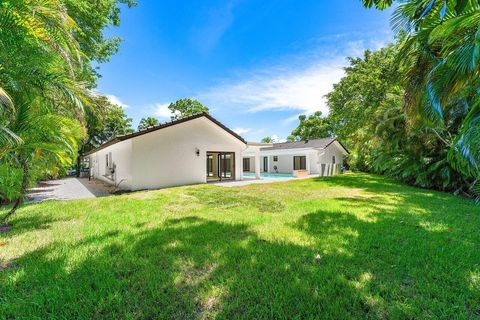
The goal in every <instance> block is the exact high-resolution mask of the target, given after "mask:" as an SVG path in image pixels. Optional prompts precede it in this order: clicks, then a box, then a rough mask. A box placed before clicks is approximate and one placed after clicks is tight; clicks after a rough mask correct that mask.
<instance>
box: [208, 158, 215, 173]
mask: <svg viewBox="0 0 480 320" xmlns="http://www.w3.org/2000/svg"><path fill="white" fill-rule="evenodd" d="M213 175H214V172H213V154H207V177H213Z"/></svg>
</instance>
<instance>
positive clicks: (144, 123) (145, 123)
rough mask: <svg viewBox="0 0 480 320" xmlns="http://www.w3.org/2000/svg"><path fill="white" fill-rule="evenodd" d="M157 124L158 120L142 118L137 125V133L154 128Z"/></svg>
mask: <svg viewBox="0 0 480 320" xmlns="http://www.w3.org/2000/svg"><path fill="white" fill-rule="evenodd" d="M157 124H158V120H157V119H156V118H153V117H147V118H142V119H141V120H140V123H139V125H138V131H140V130H144V129H147V128H149V127H153V126H156V125H157Z"/></svg>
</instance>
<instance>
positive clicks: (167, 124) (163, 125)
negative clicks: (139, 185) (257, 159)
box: [83, 112, 247, 156]
mask: <svg viewBox="0 0 480 320" xmlns="http://www.w3.org/2000/svg"><path fill="white" fill-rule="evenodd" d="M201 117H205V118H207V119H208V120H210V121H212V122H213V123H215V124H216V125H217V126H219V127H220V128H222V129H223V130H225V131H227V132H228V133H229V134H231V135H232V136H234V137H235V138H237V139H238V140H240V141H241V142H243V143H245V144H246V143H247V142H246V141H245V140H244V139H243V138H242V137H241V136H239V135H238V134H237V133H235V132H234V131H233V130H231V129H229V128H227V127H226V126H225V125H224V124H222V123H221V122H220V121H218V120H217V119H215V118H214V117H212V116H211V115H209V114H208V113H206V112H202V113H197V114H194V115H193V116H189V117H185V118H181V119H178V120H172V121H170V122H165V123H161V124H158V125H155V126H152V127H148V128H146V129H143V130H140V131H137V132H133V133H129V134H125V135H123V136H118V137H116V138H115V139H112V140H110V141H108V142H105V143H104V144H102V145H100V146H98V147H97V148H95V149H93V150H90V151H88V152H87V153H85V154H83V156H88V155H89V154H92V153H95V152H97V151H100V150H102V149H104V148H106V147H108V146H111V145H113V144H115V143H118V142H120V141H125V140H128V139H132V138H135V137H138V136H141V135H144V134H147V133H150V132H153V131H157V130H161V129H164V128H168V127H171V126H174V125H177V124H180V123H184V122H187V121H191V120H194V119H198V118H201Z"/></svg>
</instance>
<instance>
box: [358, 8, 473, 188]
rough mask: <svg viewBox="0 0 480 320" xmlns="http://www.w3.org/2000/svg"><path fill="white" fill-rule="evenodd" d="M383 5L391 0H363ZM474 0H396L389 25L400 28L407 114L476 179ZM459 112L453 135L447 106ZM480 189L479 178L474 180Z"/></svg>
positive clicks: (456, 163) (466, 172) (449, 109)
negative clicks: (434, 135)
mask: <svg viewBox="0 0 480 320" xmlns="http://www.w3.org/2000/svg"><path fill="white" fill-rule="evenodd" d="M362 1H363V3H364V5H365V6H367V7H372V6H375V7H376V8H378V9H385V8H386V7H389V6H391V5H392V1H391V0H362ZM479 5H480V1H478V0H445V1H435V0H421V1H417V0H409V1H401V2H400V4H399V5H398V6H397V8H396V9H395V11H394V13H393V15H392V25H393V29H394V31H396V32H399V33H405V34H406V38H405V40H404V42H403V44H402V54H401V55H400V56H399V58H400V61H401V63H402V65H403V66H404V67H405V72H404V74H405V81H406V87H405V89H406V95H405V100H404V103H405V106H406V108H407V109H406V110H407V112H408V116H409V118H413V119H415V120H417V121H421V122H422V123H423V124H424V125H426V126H428V127H429V128H431V129H432V130H435V131H436V132H437V134H438V135H439V136H442V139H443V140H444V142H445V144H446V145H447V146H448V147H449V151H448V154H449V156H448V160H449V162H450V163H451V164H452V165H453V166H454V167H455V168H457V169H458V170H459V171H461V172H462V173H463V174H464V175H466V176H469V177H472V178H474V179H476V180H477V181H480V98H479V95H478V87H479V85H480V83H479V82H480V81H479V79H478V74H479V71H480V55H479V51H480V41H479V34H480V24H479V21H480V12H479V10H478V8H479ZM458 101H461V104H462V105H463V108H460V109H459V108H455V110H456V111H457V112H460V113H461V115H460V117H458V121H459V123H460V125H459V128H458V134H456V135H454V136H453V137H450V136H448V135H445V134H446V132H447V131H448V129H447V128H448V127H449V123H448V118H449V117H448V115H449V114H451V112H452V110H451V108H452V106H455V105H457V102H458ZM477 188H478V189H480V183H479V184H478V187H477Z"/></svg>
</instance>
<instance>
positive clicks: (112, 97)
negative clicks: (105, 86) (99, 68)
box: [105, 94, 130, 109]
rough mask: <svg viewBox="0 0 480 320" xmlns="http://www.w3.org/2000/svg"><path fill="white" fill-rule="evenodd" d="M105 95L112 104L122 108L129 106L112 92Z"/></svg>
mask: <svg viewBox="0 0 480 320" xmlns="http://www.w3.org/2000/svg"><path fill="white" fill-rule="evenodd" d="M105 97H107V99H108V100H109V101H110V102H111V103H113V104H116V105H117V106H119V107H121V108H122V109H128V108H130V106H129V105H128V104H126V103H123V102H122V101H121V100H120V98H118V97H117V96H115V95H113V94H106V95H105Z"/></svg>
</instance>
